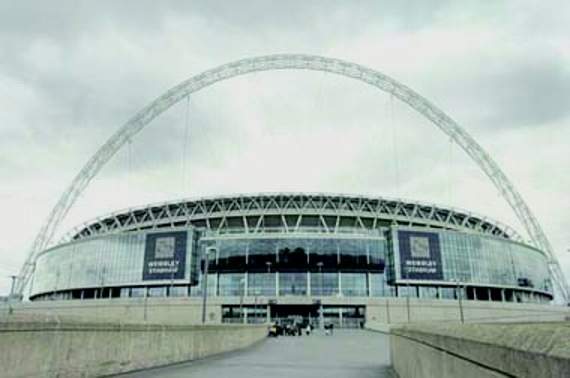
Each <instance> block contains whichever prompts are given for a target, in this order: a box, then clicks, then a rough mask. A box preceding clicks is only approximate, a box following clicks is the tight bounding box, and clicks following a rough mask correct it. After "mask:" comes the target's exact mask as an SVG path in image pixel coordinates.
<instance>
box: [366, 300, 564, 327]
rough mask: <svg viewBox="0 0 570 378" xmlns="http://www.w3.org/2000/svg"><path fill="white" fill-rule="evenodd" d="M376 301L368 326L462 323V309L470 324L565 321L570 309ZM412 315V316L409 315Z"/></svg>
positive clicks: (371, 304)
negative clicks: (375, 324)
mask: <svg viewBox="0 0 570 378" xmlns="http://www.w3.org/2000/svg"><path fill="white" fill-rule="evenodd" d="M407 303H408V302H407V301H406V299H405V298H390V299H373V300H370V301H369V302H368V304H367V306H366V322H367V324H373V323H382V324H404V323H408V322H409V323H418V322H419V323H423V322H457V323H459V322H460V319H461V308H462V310H463V318H464V321H465V322H466V323H486V322H490V323H497V322H527V321H530V322H537V321H564V320H566V319H567V318H568V317H570V309H569V308H568V307H564V306H555V305H549V304H529V303H524V304H523V303H508V302H490V301H462V303H461V307H460V306H459V301H456V300H426V299H413V298H411V299H410V301H409V311H408V305H407ZM408 314H409V316H408Z"/></svg>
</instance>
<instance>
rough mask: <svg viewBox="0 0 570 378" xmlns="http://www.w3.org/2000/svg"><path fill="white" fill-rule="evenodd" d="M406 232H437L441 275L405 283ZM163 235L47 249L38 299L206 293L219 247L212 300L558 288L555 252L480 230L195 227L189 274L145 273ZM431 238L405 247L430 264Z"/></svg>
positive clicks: (525, 293)
mask: <svg viewBox="0 0 570 378" xmlns="http://www.w3.org/2000/svg"><path fill="white" fill-rule="evenodd" d="M400 230H412V231H414V230H415V231H417V233H425V234H428V233H429V234H433V235H435V236H432V237H430V238H431V239H430V240H436V239H437V257H438V261H437V264H440V267H439V266H438V268H437V269H441V276H438V277H439V278H438V279H433V278H430V279H418V278H417V277H416V278H415V279H407V280H405V279H402V275H401V273H400V269H401V266H404V265H399V264H402V263H401V261H400V260H398V259H403V258H404V257H402V256H403V255H402V256H400V255H401V254H402V253H403V252H402V251H401V250H400V249H399V242H398V239H397V233H398V232H399V231H400ZM157 232H158V231H147V232H143V231H140V232H132V233H125V234H117V235H108V236H105V237H98V238H94V239H85V240H82V241H78V242H73V243H69V244H65V245H61V246H58V247H55V248H52V249H50V250H48V251H46V252H44V253H43V254H41V255H40V256H39V258H38V260H37V264H36V270H35V274H34V277H33V280H32V287H31V290H30V293H31V296H32V297H34V296H39V295H42V294H45V296H49V295H52V297H55V295H57V296H58V297H57V298H70V299H79V298H81V299H89V298H99V297H121V298H125V297H144V296H149V297H163V296H172V297H184V296H188V295H191V296H201V295H202V289H203V286H204V285H203V279H202V275H203V274H202V272H203V270H204V268H205V262H204V261H201V260H200V259H199V258H197V257H196V256H204V252H205V250H206V248H208V247H214V248H215V254H212V256H210V257H209V260H208V261H209V263H208V272H209V274H208V295H209V296H219V297H241V296H250V297H257V296H262V297H278V296H287V297H300V296H304V297H306V296H315V297H327V296H329V297H330V296H338V297H392V296H402V297H407V296H410V297H419V298H425V299H436V298H441V299H456V298H457V297H458V290H461V292H462V294H461V295H462V296H463V298H465V299H477V300H499V301H501V300H504V301H535V300H536V298H538V297H537V295H542V296H543V298H546V299H547V298H548V296H544V295H543V293H547V294H548V293H551V292H552V287H551V283H550V282H551V281H550V276H549V273H548V267H547V263H546V261H547V260H546V257H545V256H544V254H542V253H541V252H540V251H538V250H536V249H534V248H532V247H530V246H527V245H524V244H520V243H517V242H513V241H508V240H505V239H499V238H495V237H490V236H484V235H481V234H475V233H473V234H470V233H463V232H455V231H445V230H435V229H426V228H404V227H393V228H385V229H378V230H369V231H362V232H361V233H358V234H357V233H354V232H352V233H347V234H340V233H326V234H324V233H309V232H297V233H279V234H274V233H256V234H247V233H245V232H244V233H241V234H240V233H232V234H228V233H225V234H224V233H217V232H214V231H199V232H196V231H193V230H188V240H189V242H188V243H187V251H186V257H187V258H186V261H185V264H186V266H185V274H184V279H168V278H164V279H152V280H151V279H143V266H145V263H146V260H145V259H147V258H148V251H147V250H146V249H147V248H145V243H146V240H148V239H147V235H149V234H156V233H157ZM426 240H427V239H426ZM190 241H191V242H190ZM162 243H163V244H161V245H162V246H163V247H164V245H166V246H167V245H168V243H166V242H162ZM164 243H166V244H164ZM426 243H427V244H426ZM429 243H431V242H429V240H428V241H421V240H419V241H418V240H413V241H409V242H408V243H407V244H406V248H408V249H410V250H411V252H410V253H411V254H412V255H413V256H412V255H410V256H412V257H413V258H415V259H416V260H418V261H422V260H421V259H424V258H425V256H427V255H429V253H428V252H430V250H429V248H428V249H426V248H427V247H426V246H429ZM414 248H415V249H414ZM418 251H419V252H418ZM432 252H433V251H432ZM161 253H163V254H164V250H161ZM414 254H415V255H414ZM145 256H146V257H145ZM414 256H415V257H414ZM418 256H419V257H418ZM408 257H409V256H408ZM399 261H400V262H399ZM414 264H415V265H414ZM414 264H412V265H411V266H412V267H413V268H415V269H420V270H418V271H420V272H421V271H422V270H421V269H424V270H425V269H427V268H431V265H430V263H414ZM437 264H436V265H437ZM191 275H196V277H197V282H196V285H188V283H189V282H190V278H191ZM189 286H190V287H189ZM77 291H78V292H77ZM533 292H534V293H535V294H533ZM56 293H57V294H56Z"/></svg>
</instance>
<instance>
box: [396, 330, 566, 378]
mask: <svg viewBox="0 0 570 378" xmlns="http://www.w3.org/2000/svg"><path fill="white" fill-rule="evenodd" d="M569 340H570V323H568V322H565V323H527V324H469V325H463V326H461V325H443V324H424V325H420V324H417V325H413V326H405V327H393V328H392V329H391V334H390V349H391V358H392V365H393V368H394V370H395V371H396V372H397V373H398V374H399V376H400V377H401V378H416V377H417V378H420V377H422V378H431V377H434V378H436V377H437V378H447V377H449V378H451V377H462V378H471V377H473V378H475V377H477V378H479V377H481V378H484V377H533V378H534V377H560V378H562V377H570V342H569Z"/></svg>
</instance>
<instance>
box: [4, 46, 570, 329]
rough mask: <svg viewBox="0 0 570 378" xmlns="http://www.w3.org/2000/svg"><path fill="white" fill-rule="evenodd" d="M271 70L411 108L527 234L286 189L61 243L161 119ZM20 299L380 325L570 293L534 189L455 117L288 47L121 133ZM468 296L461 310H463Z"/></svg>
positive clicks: (479, 220) (423, 206) (163, 101)
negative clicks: (318, 78)
mask: <svg viewBox="0 0 570 378" xmlns="http://www.w3.org/2000/svg"><path fill="white" fill-rule="evenodd" d="M270 70H313V71H322V72H327V73H332V74H336V75H341V76H345V77H348V78H352V79H355V80H359V81H362V82H363V83H365V84H368V85H371V86H373V87H376V88H377V89H379V90H381V91H383V92H386V93H389V94H390V95H391V96H392V97H394V98H396V99H398V100H400V101H402V102H404V103H405V104H407V105H409V106H410V107H411V108H412V109H413V110H415V111H416V112H418V113H419V114H421V115H422V116H424V117H425V118H426V119H428V120H429V121H430V122H431V123H432V124H433V125H434V126H436V127H437V128H439V129H440V130H441V131H442V132H443V133H444V134H446V135H447V136H449V138H450V140H452V141H453V142H455V143H457V145H458V146H459V147H461V148H462V149H463V150H464V152H465V153H466V154H467V155H468V156H469V157H470V158H471V159H472V160H473V161H474V162H475V163H476V164H477V165H478V167H479V168H480V169H481V170H482V171H483V172H484V173H485V174H486V176H487V177H488V178H489V180H490V181H491V182H492V183H493V185H494V186H495V188H496V189H497V192H498V193H500V195H501V196H502V197H503V199H504V200H505V201H506V202H507V203H508V205H509V206H510V207H511V209H512V210H513V212H514V214H515V215H516V218H517V220H518V221H519V222H520V224H521V225H522V226H523V228H524V231H525V235H524V238H523V237H521V236H520V235H519V234H518V233H517V232H515V231H514V230H513V229H512V228H511V227H509V226H506V225H504V224H501V223H499V222H496V221H493V220H491V219H490V218H489V217H486V216H481V215H476V214H473V213H471V212H469V211H465V210H459V209H455V208H450V207H446V206H440V205H433V204H427V203H419V202H415V201H405V200H399V199H388V198H380V197H370V196H358V195H337V194H320V193H314V194H311V193H274V194H256V195H230V196H225V197H224V196H220V197H211V198H201V199H188V200H179V201H171V202H165V203H160V204H151V205H147V206H143V207H137V208H130V209H127V210H123V211H118V212H115V213H112V214H108V215H102V216H99V217H98V218H96V219H95V220H92V221H88V222H86V223H85V224H83V225H82V226H80V227H78V228H76V229H75V230H73V231H72V232H71V233H68V234H66V235H65V236H64V237H63V238H62V239H61V240H60V241H59V242H55V235H56V234H57V232H56V231H57V229H58V227H59V226H60V225H61V223H62V221H63V220H64V219H65V217H66V216H67V214H68V212H69V211H70V209H71V208H72V207H73V205H74V204H75V203H76V202H77V200H78V199H79V198H80V196H81V194H82V193H83V191H85V189H86V188H87V187H88V185H89V183H90V181H91V180H92V179H93V178H94V177H95V176H96V175H97V174H98V173H99V172H100V171H101V169H102V168H103V167H104V166H105V164H107V162H109V161H110V159H111V158H112V157H113V156H114V155H115V154H116V153H117V151H118V150H120V149H121V148H122V147H123V146H124V145H125V144H127V143H130V141H131V139H132V138H133V137H134V136H135V135H136V134H137V133H139V132H140V131H141V130H142V129H143V128H144V127H145V126H147V125H148V124H149V123H151V122H152V120H153V119H155V118H156V117H158V116H159V115H160V114H161V113H163V112H164V111H166V110H168V109H169V108H170V107H172V106H173V105H174V104H176V103H178V102H180V101H182V100H184V99H189V98H190V95H191V94H193V93H195V92H197V91H199V90H200V89H202V88H205V87H208V86H210V85H213V84H215V83H217V82H219V81H222V80H227V79H231V78H233V77H236V76H240V75H245V74H248V73H253V72H259V71H270ZM12 296H13V297H18V298H20V299H24V298H27V299H30V300H31V301H33V304H35V305H36V306H39V307H41V306H43V304H45V303H46V302H47V303H51V302H49V301H54V300H57V301H58V303H82V305H81V306H79V305H76V306H71V307H70V306H67V305H66V306H64V307H65V308H66V309H71V308H73V309H75V310H77V311H79V309H86V311H90V310H89V308H90V305H88V303H95V302H97V303H102V301H103V300H105V301H106V303H111V302H112V303H122V304H121V306H123V307H122V310H121V311H120V312H117V313H116V316H117V318H119V319H121V321H122V319H124V318H127V317H129V316H133V313H131V312H130V309H131V308H132V306H139V305H140V304H141V301H143V303H144V320H145V321H146V320H147V301H148V299H149V298H152V300H151V301H152V302H153V303H154V304H157V303H158V304H157V305H156V306H155V305H153V306H154V307H153V308H154V309H155V310H157V311H162V314H163V315H164V316H163V317H162V318H160V321H166V320H172V319H174V318H175V317H176V316H178V315H179V316H180V319H181V321H188V316H189V315H188V314H189V313H190V312H188V311H187V312H184V311H183V310H180V311H179V312H178V313H177V314H178V315H176V316H175V315H174V307H168V308H166V307H164V306H165V305H166V303H178V304H180V305H181V306H182V305H188V306H197V305H198V304H200V303H201V302H200V299H202V300H203V301H204V302H202V303H203V305H202V322H205V319H206V315H205V313H206V311H208V312H209V314H210V317H209V319H210V320H215V321H221V322H265V321H269V320H274V319H280V318H290V317H297V318H298V317H302V318H303V319H309V320H311V319H315V320H316V321H318V322H320V324H321V325H322V324H323V322H331V323H333V324H337V325H339V326H344V327H354V326H358V325H362V323H363V321H368V320H369V319H371V320H374V321H382V322H385V323H390V322H391V321H393V319H391V318H393V317H394V315H393V314H394V313H393V312H392V311H393V308H392V309H391V308H390V306H391V303H392V306H393V307H398V306H399V308H397V309H396V310H398V311H396V312H395V314H396V315H395V316H396V317H397V318H398V319H397V321H401V320H402V317H403V316H406V317H407V321H408V322H409V321H411V319H412V317H413V316H414V317H416V320H426V319H428V318H429V317H430V316H431V319H432V320H440V321H445V320H449V319H458V316H457V315H459V318H460V319H461V321H463V320H464V313H463V307H462V306H463V305H462V304H463V302H464V301H465V302H466V304H467V306H471V307H472V308H473V309H474V310H473V311H472V315H473V316H477V314H479V315H482V316H483V315H484V316H487V315H489V314H492V315H493V316H495V317H494V318H492V319H493V320H496V319H498V318H497V316H499V317H501V316H503V315H504V311H505V310H506V309H507V308H508V309H510V310H512V312H513V313H517V312H518V313H519V315H516V316H520V314H523V315H524V314H530V315H529V316H530V317H531V318H532V316H538V312H541V311H542V312H546V313H547V312H549V311H550V309H552V311H554V310H555V309H554V307H555V306H541V305H544V304H547V303H552V301H553V300H554V301H556V300H557V299H558V300H559V302H560V301H563V302H564V303H568V299H569V297H570V294H569V290H568V286H567V283H566V280H565V277H564V275H563V273H562V271H561V268H560V264H559V262H558V261H557V258H556V254H555V252H554V249H553V247H552V245H551V244H550V242H549V240H548V238H547V237H546V235H545V233H544V231H543V229H542V227H541V225H540V224H539V222H538V220H537V219H536V217H535V216H534V215H533V214H532V212H531V210H530V208H529V207H528V205H527V204H526V202H525V201H524V199H523V198H522V196H521V195H520V194H519V192H518V191H517V190H516V189H515V187H514V185H513V184H512V183H511V182H510V181H509V180H508V178H507V176H506V175H505V174H504V173H503V171H502V170H501V169H500V168H499V166H498V165H497V164H496V163H495V162H494V161H493V159H492V158H491V156H490V155H489V154H488V153H487V152H486V151H485V150H484V149H483V148H482V147H481V146H480V145H479V144H478V143H477V142H476V141H475V140H474V139H473V138H472V137H471V136H470V135H469V134H468V133H467V132H466V131H465V130H464V129H463V128H461V127H460V126H459V125H458V124H457V123H456V122H455V121H454V120H453V119H451V118H450V117H449V116H447V115H446V114H445V113H443V111H441V110H440V109H439V108H437V107H436V106H435V105H433V104H432V103H431V102H430V101H429V100H427V99H426V98H424V97H422V96H420V95H419V94H417V93H416V92H414V91H413V90H412V89H410V88H409V87H407V86H405V85H403V84H401V83H399V82H397V81H396V80H394V79H392V78H390V77H388V76H386V75H384V74H382V73H380V72H378V71H375V70H372V69H370V68H367V67H364V66H361V65H358V64H355V63H350V62H346V61H342V60H338V59H331V58H325V57H321V56H312V55H299V54H282V55H268V56H261V57H254V58H246V59H242V60H239V61H235V62H231V63H227V64H224V65H221V66H219V67H216V68H213V69H210V70H208V71H205V72H203V73H201V74H198V75H196V76H193V77H191V78H190V79H188V80H186V81H184V82H182V83H180V84H178V85H176V86H174V87H172V88H171V89H170V90H168V91H167V92H165V93H164V94H163V95H161V96H160V97H158V98H157V99H156V100H154V101H153V102H151V103H150V104H148V105H147V106H145V107H144V108H142V109H141V110H140V111H139V112H138V113H136V114H135V115H134V116H133V117H132V118H131V119H130V120H129V121H128V122H127V123H125V124H124V125H123V126H122V127H121V128H119V130H118V131H117V132H116V133H115V134H114V135H112V136H111V137H110V138H109V139H108V141H107V142H106V143H105V144H103V145H102V146H101V147H100V149H99V150H98V151H97V153H95V155H93V156H92V157H91V158H90V159H89V161H88V162H87V163H86V164H85V166H84V167H83V169H82V170H81V171H80V172H79V173H78V174H77V176H76V177H75V179H74V180H73V181H72V183H71V185H70V186H69V187H68V189H67V190H66V191H65V192H64V193H63V194H62V196H61V197H60V199H59V201H58V202H57V204H56V206H55V207H54V208H53V210H52V212H51V213H50V215H49V217H48V219H47V221H46V222H45V224H44V226H43V227H42V229H41V230H40V232H39V233H38V235H37V237H36V239H35V240H34V243H33V245H32V248H31V250H30V252H29V255H28V258H27V260H26V262H25V263H24V264H23V266H22V269H21V271H20V274H19V276H18V279H17V280H16V283H15V287H13V293H12ZM161 298H162V299H161ZM402 298H405V300H402ZM392 299H393V300H392ZM206 300H208V307H207V306H206V304H205V302H206ZM404 301H405V304H406V306H405V307H403V305H402V303H403V302H404ZM411 301H413V304H412V306H411V305H410V302H411ZM446 303H447V304H446ZM455 303H458V308H456V307H453V308H451V307H450V306H455ZM470 304H473V305H470ZM475 304H477V305H475ZM481 304H483V305H481ZM487 304H488V305H487ZM414 306H415V308H416V310H417V311H416V313H415V314H411V311H410V308H411V307H414ZM430 306H431V307H430ZM446 306H447V307H446ZM39 307H38V308H39ZM44 307H45V306H44ZM48 307H49V306H48ZM48 307H45V308H48ZM52 307H53V306H52ZM52 307H50V309H51V310H53V308H52ZM42 308H43V307H42ZM109 308H110V307H109ZM181 308H182V307H180V309H181ZM206 308H208V310H206ZM429 308H431V309H429ZM547 308H549V309H547ZM404 309H405V310H404ZM51 310H50V311H51ZM75 310H74V311H75ZM163 310H164V311H163ZM194 310H196V309H194ZM456 310H457V312H455V311H456ZM510 310H509V311H510ZM430 311H431V312H430ZM477 311H479V313H477ZM529 311H530V312H529ZM532 311H534V313H532ZM107 312H108V313H109V314H110V313H111V310H109V311H107ZM197 312H198V310H196V311H194V312H193V313H197ZM404 314H406V315H404ZM430 314H431V315H430ZM525 316H526V315H525ZM418 317H419V319H418ZM477 319H478V320H481V319H482V318H480V317H479V318H477ZM489 319H491V318H489ZM518 319H522V318H520V317H519V318H518ZM193 321H197V319H196V318H194V320H193Z"/></svg>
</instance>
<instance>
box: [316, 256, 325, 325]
mask: <svg viewBox="0 0 570 378" xmlns="http://www.w3.org/2000/svg"><path fill="white" fill-rule="evenodd" d="M323 265H324V264H323V262H322V261H319V262H318V263H317V266H318V267H319V276H320V281H321V284H320V289H321V290H320V293H319V294H320V296H321V297H322V296H323V293H324V287H323ZM319 304H320V306H319V323H320V327H319V328H320V329H324V326H325V314H324V313H323V301H322V298H321V300H320V301H319Z"/></svg>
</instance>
